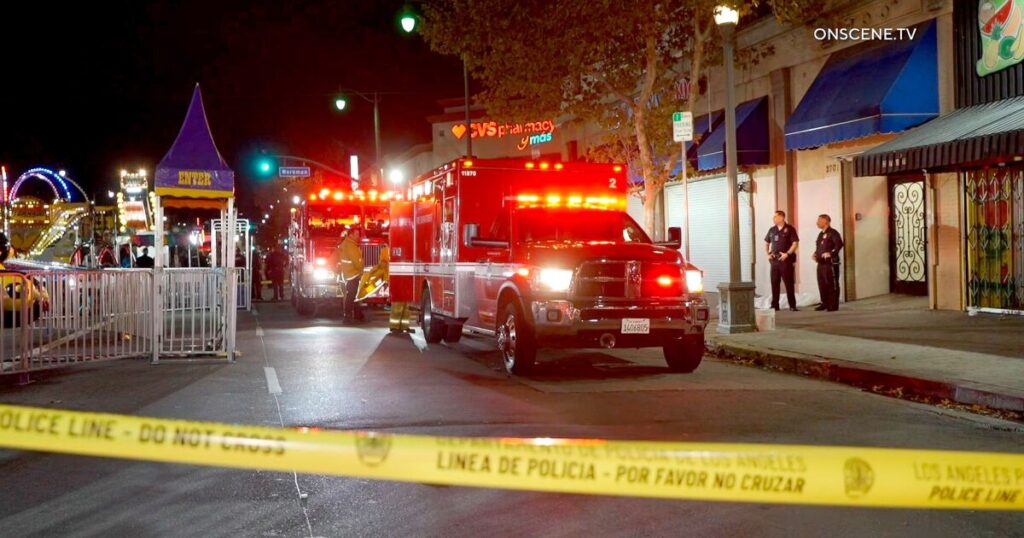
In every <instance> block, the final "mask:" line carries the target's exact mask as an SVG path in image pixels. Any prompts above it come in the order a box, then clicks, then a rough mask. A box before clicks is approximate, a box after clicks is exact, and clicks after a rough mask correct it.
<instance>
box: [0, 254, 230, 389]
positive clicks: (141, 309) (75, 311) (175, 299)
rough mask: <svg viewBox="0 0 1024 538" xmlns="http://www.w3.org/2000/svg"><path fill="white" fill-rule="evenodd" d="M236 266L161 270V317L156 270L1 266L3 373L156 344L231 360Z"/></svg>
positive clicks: (176, 352)
mask: <svg viewBox="0 0 1024 538" xmlns="http://www.w3.org/2000/svg"><path fill="white" fill-rule="evenodd" d="M238 273H239V271H237V270H233V269H227V270H226V269H222V268H193V269H189V268H166V269H163V270H160V271H159V272H157V273H156V274H159V275H161V276H160V279H159V280H160V282H161V284H162V287H163V293H162V294H161V295H160V297H162V303H161V304H159V307H160V308H158V309H157V311H158V312H160V313H161V315H160V316H155V314H156V312H154V308H153V301H154V297H156V296H157V295H156V294H155V293H154V292H155V291H156V289H155V288H154V284H155V278H154V270H152V269H103V270H39V271H36V270H32V271H28V272H18V271H0V285H2V286H0V291H2V293H0V299H2V305H0V306H2V312H3V323H2V325H0V374H14V373H28V372H31V371H34V370H42V369H46V368H56V367H61V366H68V365H73V364H79V363H86V362H94V361H101V360H111V359H121V358H132V357H145V356H152V355H153V354H154V349H155V350H156V351H157V355H158V356H159V357H196V356H213V355H215V356H227V357H228V358H229V359H231V358H233V354H234V346H235V338H234V336H235V334H234V333H235V325H236V320H237V311H236V308H235V297H236V294H237V293H238V287H239V274H238ZM25 297H31V298H32V299H31V300H23V298H25ZM225 304H227V305H230V308H225ZM154 319H158V320H160V322H159V323H160V325H159V326H155V325H154ZM155 338H158V339H159V342H160V344H159V346H155V344H154V339H155Z"/></svg>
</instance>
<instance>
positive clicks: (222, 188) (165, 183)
mask: <svg viewBox="0 0 1024 538" xmlns="http://www.w3.org/2000/svg"><path fill="white" fill-rule="evenodd" d="M155 177H156V180H155V189H156V193H157V194H158V195H160V196H162V197H164V196H166V197H171V198H178V199H180V198H187V199H197V198H198V199H202V201H203V202H206V203H205V204H203V203H201V202H200V200H195V202H200V205H204V206H206V205H210V203H211V202H213V205H220V200H223V199H227V198H232V197H233V196H234V195H235V172H234V171H233V170H231V168H230V167H229V166H228V163H227V162H226V161H225V160H224V157H221V155H220V152H219V151H217V144H216V143H214V141H213V134H212V133H211V132H210V124H209V122H207V120H206V110H205V109H204V108H203V95H202V93H201V92H200V91H199V84H196V89H195V91H194V92H193V93H192V102H191V104H189V106H188V112H187V113H186V114H185V122H184V123H183V124H182V125H181V130H180V131H179V132H178V137H177V138H176V139H175V140H174V145H172V146H171V149H170V150H168V151H167V154H166V155H164V158H163V160H161V161H160V164H159V165H157V167H156V176H155ZM215 200H216V201H215ZM166 202H169V200H167V201H165V204H164V205H165V206H167V205H172V204H173V205H181V204H176V203H173V202H172V203H171V204H168V203H166ZM185 205H194V203H190V204H185Z"/></svg>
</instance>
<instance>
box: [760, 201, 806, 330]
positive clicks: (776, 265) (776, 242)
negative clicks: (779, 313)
mask: <svg viewBox="0 0 1024 538" xmlns="http://www.w3.org/2000/svg"><path fill="white" fill-rule="evenodd" d="M773 221H774V222H775V225H774V226H772V227H771V229H769V230H768V235H765V236H764V243H765V244H764V248H765V250H766V251H767V252H768V262H769V263H770V264H771V269H772V270H771V278H772V309H773V310H778V309H779V284H780V283H782V284H785V285H786V298H787V299H788V300H789V309H790V310H793V311H795V310H796V290H795V289H794V284H793V283H794V280H795V279H794V275H795V273H796V269H795V266H796V249H797V247H798V246H799V245H800V238H799V237H797V235H796V228H794V227H793V226H792V225H790V224H789V223H788V222H786V212H785V211H776V212H775V216H774V217H773Z"/></svg>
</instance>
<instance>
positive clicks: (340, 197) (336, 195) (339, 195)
mask: <svg viewBox="0 0 1024 538" xmlns="http://www.w3.org/2000/svg"><path fill="white" fill-rule="evenodd" d="M344 199H345V193H343V192H341V191H337V192H335V193H334V200H335V201H338V202H340V201H341V200H344Z"/></svg>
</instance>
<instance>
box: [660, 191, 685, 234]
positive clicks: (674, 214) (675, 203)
mask: <svg viewBox="0 0 1024 538" xmlns="http://www.w3.org/2000/svg"><path fill="white" fill-rule="evenodd" d="M673 226H678V227H679V228H680V229H682V230H683V234H684V235H683V236H684V237H685V234H686V212H685V211H683V184H682V183H677V184H674V185H666V186H665V237H668V229H669V228H671V227H673Z"/></svg>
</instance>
